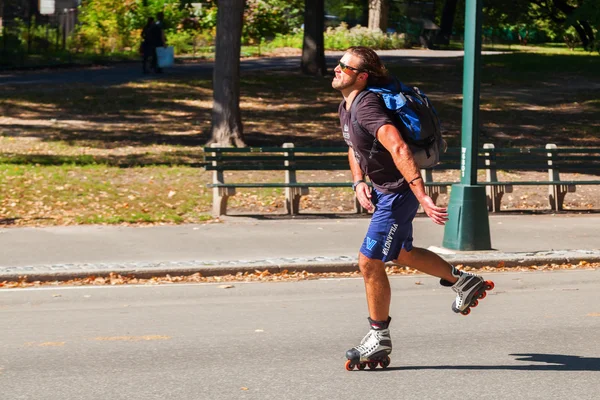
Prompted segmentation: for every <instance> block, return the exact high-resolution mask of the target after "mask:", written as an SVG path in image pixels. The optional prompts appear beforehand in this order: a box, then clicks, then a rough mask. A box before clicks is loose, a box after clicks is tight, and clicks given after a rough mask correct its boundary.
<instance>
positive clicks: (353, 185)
mask: <svg viewBox="0 0 600 400" xmlns="http://www.w3.org/2000/svg"><path fill="white" fill-rule="evenodd" d="M361 183H367V182H365V181H363V180H362V179H361V180H359V181H356V182H354V183H353V184H352V190H354V191H355V192H356V187H357V186H358V185H359V184H361Z"/></svg>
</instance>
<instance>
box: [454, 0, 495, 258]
mask: <svg viewBox="0 0 600 400" xmlns="http://www.w3.org/2000/svg"><path fill="white" fill-rule="evenodd" d="M482 2H483V0H466V5H465V8H466V9H465V46H464V47H465V56H464V67H463V68H464V72H463V114H462V136H461V176H460V184H458V185H452V192H451V193H450V202H449V204H448V214H449V217H448V223H447V224H446V227H445V230H444V241H443V245H444V247H447V248H449V249H455V250H489V249H491V247H492V246H491V240H490V223H489V216H488V209H487V199H486V194H485V187H484V186H478V185H477V150H478V143H477V137H478V135H479V90H480V71H481V16H482Z"/></svg>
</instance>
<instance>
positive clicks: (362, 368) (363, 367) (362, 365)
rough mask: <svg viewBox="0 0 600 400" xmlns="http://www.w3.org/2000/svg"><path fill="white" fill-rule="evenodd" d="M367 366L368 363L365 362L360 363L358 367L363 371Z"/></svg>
mask: <svg viewBox="0 0 600 400" xmlns="http://www.w3.org/2000/svg"><path fill="white" fill-rule="evenodd" d="M365 368H367V364H365V363H360V364H358V369H360V370H361V371H362V370H364V369H365Z"/></svg>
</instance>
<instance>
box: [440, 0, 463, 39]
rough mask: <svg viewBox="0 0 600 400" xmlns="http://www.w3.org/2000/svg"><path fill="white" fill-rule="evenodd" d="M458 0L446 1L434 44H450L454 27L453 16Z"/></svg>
mask: <svg viewBox="0 0 600 400" xmlns="http://www.w3.org/2000/svg"><path fill="white" fill-rule="evenodd" d="M457 3H458V0H446V2H445V3H444V9H443V11H442V19H441V23H440V31H439V32H438V34H437V39H436V43H438V44H450V37H451V36H452V27H453V26H454V15H455V14H456V4H457Z"/></svg>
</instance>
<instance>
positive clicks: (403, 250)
mask: <svg viewBox="0 0 600 400" xmlns="http://www.w3.org/2000/svg"><path fill="white" fill-rule="evenodd" d="M392 82H393V79H392V78H391V77H390V76H389V74H388V72H387V70H386V68H385V66H384V65H383V63H382V62H381V60H380V59H379V56H378V55H377V53H375V51H373V50H372V49H369V48H367V47H350V48H349V49H348V50H347V51H346V53H345V54H344V55H343V57H342V58H341V60H340V61H339V63H338V65H337V66H336V67H335V77H334V78H333V81H332V87H333V88H334V89H336V90H339V91H340V92H341V93H342V96H343V97H344V99H343V100H342V102H341V103H340V106H339V110H338V112H339V117H340V125H341V128H342V134H343V137H344V140H345V141H346V144H347V145H348V159H349V163H350V170H351V172H352V177H353V181H354V184H353V185H352V188H353V189H354V191H355V192H356V197H357V199H358V201H359V202H360V204H361V205H362V206H363V207H364V208H365V209H367V210H369V211H374V212H373V215H372V218H371V223H370V225H369V228H368V231H367V235H366V237H365V239H364V241H363V244H362V247H361V248H360V253H359V258H358V264H359V268H360V271H361V272H362V275H363V279H364V282H365V290H366V297H367V305H368V310H369V318H368V321H369V324H370V328H371V329H370V330H369V333H367V335H366V336H365V337H364V338H363V340H362V341H361V344H360V345H358V346H356V347H354V348H352V349H350V350H348V351H347V353H346V358H347V359H348V361H347V362H346V369H347V370H352V369H354V367H358V368H359V369H364V368H365V366H367V365H368V366H369V368H376V367H377V365H380V366H382V367H384V368H385V367H387V366H388V365H389V363H390V358H389V354H390V353H391V352H392V340H391V337H390V330H389V324H390V321H391V318H390V314H389V311H390V302H391V289H390V283H389V280H388V277H387V274H386V271H385V262H386V261H394V262H395V263H398V264H401V265H405V266H409V267H412V268H415V269H417V270H419V271H421V272H424V273H426V274H429V275H433V276H436V277H438V278H441V280H440V283H441V284H442V285H444V286H449V287H452V289H453V290H454V291H455V292H456V299H455V300H454V302H453V304H452V310H453V311H454V312H457V313H462V314H465V315H466V314H468V312H469V310H470V307H472V306H473V307H474V306H475V305H477V303H476V302H477V298H483V297H485V290H491V289H492V288H493V282H489V281H488V282H485V281H484V280H483V278H482V277H480V276H478V275H475V274H472V273H468V272H463V271H460V270H458V269H456V268H455V267H454V266H452V265H450V264H449V263H447V262H446V261H445V260H444V259H442V258H441V257H440V256H438V255H437V254H435V253H433V252H431V251H429V250H426V249H422V248H418V247H414V246H413V236H412V234H413V227H412V222H413V219H414V217H415V215H416V213H417V209H418V208H419V204H420V205H421V206H422V207H423V211H425V213H426V214H427V216H428V217H429V218H430V219H431V220H432V221H433V222H434V223H436V224H439V225H444V224H445V222H446V221H447V219H448V214H447V211H446V209H445V208H442V207H438V206H436V205H435V204H434V202H433V200H432V199H431V198H430V197H429V196H428V195H427V194H426V192H425V186H424V184H423V179H422V178H421V173H420V169H419V167H418V165H417V164H416V162H415V160H414V158H413V155H412V152H411V150H410V148H409V146H408V145H407V143H406V142H405V141H404V139H403V138H402V135H401V133H400V131H399V130H398V128H397V126H398V125H396V124H395V123H394V118H395V117H396V116H395V115H392V114H391V113H390V112H389V111H388V109H387V107H386V105H385V103H384V102H383V100H382V99H381V98H380V97H379V96H378V95H377V94H376V93H374V92H372V91H368V92H367V93H366V94H364V95H362V96H361V98H360V100H359V102H358V103H357V104H356V105H354V106H353V104H352V103H353V101H354V99H355V98H357V96H358V95H359V94H360V93H361V92H362V91H364V90H366V89H367V87H370V86H371V87H372V86H375V87H383V86H386V85H389V84H390V83H392ZM351 112H354V113H355V114H356V115H354V116H351V115H350V114H351ZM353 121H354V122H353ZM365 175H366V176H368V177H369V179H370V181H371V183H372V184H373V189H371V188H370V187H369V185H368V184H367V183H366V182H365Z"/></svg>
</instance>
